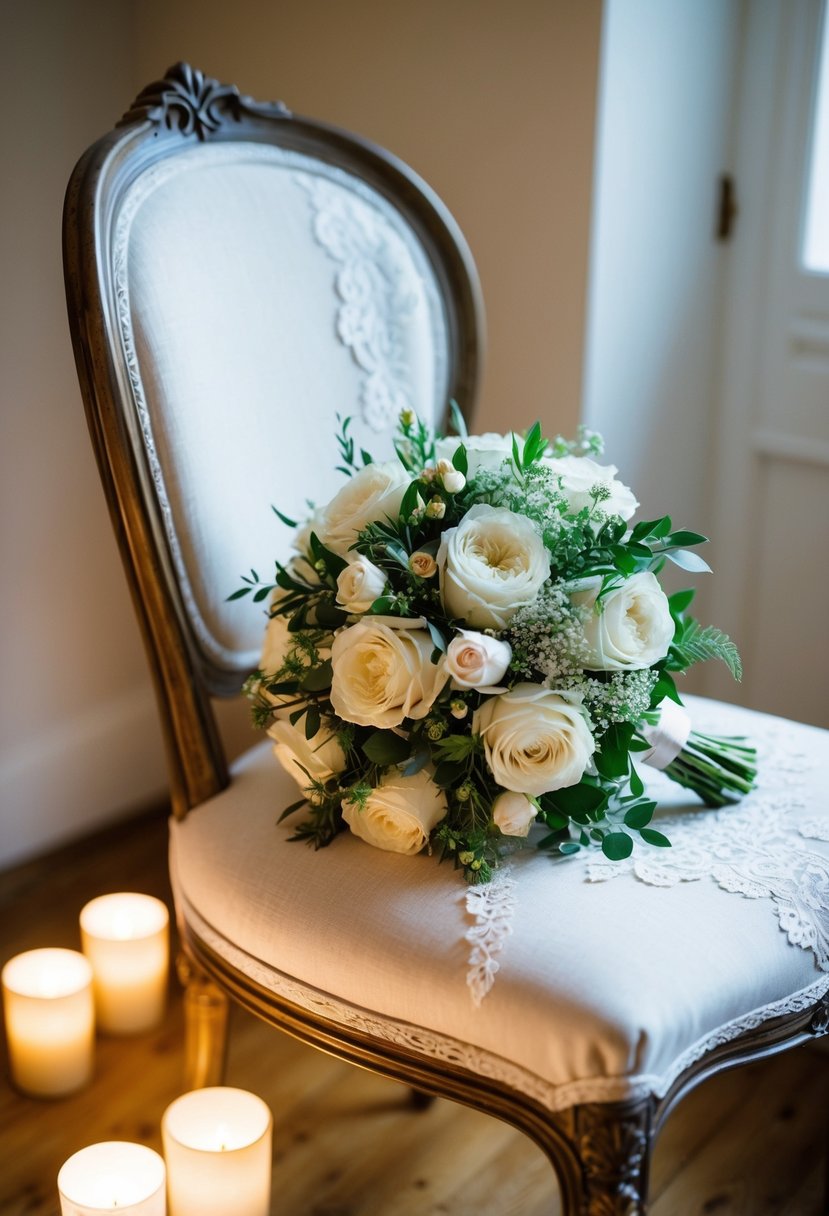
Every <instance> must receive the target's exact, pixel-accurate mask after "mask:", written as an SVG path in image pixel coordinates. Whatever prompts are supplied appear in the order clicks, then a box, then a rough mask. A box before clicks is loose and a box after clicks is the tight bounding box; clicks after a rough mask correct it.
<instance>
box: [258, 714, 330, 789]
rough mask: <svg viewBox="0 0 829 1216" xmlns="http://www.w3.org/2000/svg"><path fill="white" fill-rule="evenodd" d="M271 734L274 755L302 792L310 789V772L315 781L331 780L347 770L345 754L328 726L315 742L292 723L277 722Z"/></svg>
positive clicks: (319, 732)
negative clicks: (305, 770)
mask: <svg viewBox="0 0 829 1216" xmlns="http://www.w3.org/2000/svg"><path fill="white" fill-rule="evenodd" d="M300 721H301V719H300ZM268 734H269V735H270V737H271V738H272V739H273V741H274V747H273V750H274V755H275V756H276V758H277V760H278V761H279V763H280V764H281V765H282V767H283V768H284V769H285V772H286V773H288V774H290V776H291V777H293V779H294V781H296V783H297V785H298V786H299V788H300V789H301V790H305V789H307V788H308V784H309V777H308V773H310V775H311V778H312V779H314V780H316V781H328V779H329V778H330V777H333V776H335V774H337V773H341V772H342V771H343V769H344V768H345V765H346V759H345V752H344V751H343V749H342V748H341V747H340V744H339V742H338V740H337V737H336V735H334V734H332V733H331V730H330V728H329V727H328V726H326V725H325V724H323V726H322V728H321V729H320V730H319V731H317V733H316V734H315V735H314V737H313V738H312V739H306V738H305V732H304V730H300V729H298V728H297V727H296V726H292V725H291V723H290V722H274V724H273V726H270V727H269V728H268ZM304 769H307V770H308V772H307V773H306V772H304V771H303V770H304Z"/></svg>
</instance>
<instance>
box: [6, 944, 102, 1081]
mask: <svg viewBox="0 0 829 1216" xmlns="http://www.w3.org/2000/svg"><path fill="white" fill-rule="evenodd" d="M2 985H3V1009H4V1012H5V1017H6V1039H7V1041H8V1048H9V1066H10V1068H11V1075H12V1079H13V1081H14V1083H15V1085H17V1087H18V1089H22V1090H23V1091H24V1092H25V1093H28V1094H33V1095H35V1096H36V1097H41V1098H58V1097H60V1096H61V1095H62V1094H69V1093H72V1092H73V1091H74V1090H76V1089H80V1087H81V1086H82V1085H85V1084H86V1082H87V1081H88V1080H89V1078H90V1077H91V1076H92V1056H93V1048H94V1043H95V1008H94V1003H93V999H92V968H91V967H90V965H89V962H88V960H87V959H85V958H84V956H83V955H82V954H78V952H77V951H76V950H29V951H27V952H26V953H25V954H18V955H17V957H16V958H13V959H10V960H9V961H8V962H7V963H6V965H5V967H4V968H3V972H2Z"/></svg>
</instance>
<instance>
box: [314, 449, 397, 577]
mask: <svg viewBox="0 0 829 1216" xmlns="http://www.w3.org/2000/svg"><path fill="white" fill-rule="evenodd" d="M410 480H411V478H410V476H409V474H408V473H407V472H406V470H405V469H404V468H403V465H402V464H401V463H400V462H399V461H398V460H388V461H386V462H385V463H383V464H368V465H366V466H365V468H362V469H360V471H359V472H357V473H355V474H354V476H353V477H350V478H349V480H348V481H347V482H346V484H345V485H344V486H343V487H342V489H341V490H339V491H338V493H336V494H335V495H334V497H333V498H332V499H331V501H330V502H329V503H328V505H327V506H325V507H323V508H322V510H321V511H320V512H319V531H318V533H317V535H318V536H319V538H320V540H321V541H322V543H323V544H324V545H325V546H326V547H327V548H328V549H332V550H333V551H334V553H339V554H341V555H342V556H343V557H344V556H345V555H346V554H347V553H348V550H349V549H350V547H351V546H352V545H353V544H354V542H355V540H356V539H357V533H358V532H360V531H362V529H363V528H365V527H366V525H367V524H369V523H372V522H373V521H374V520H383V519H385V518H386V516H391V517H392V518H395V517H396V516H397V513H398V511H399V510H400V504H401V502H402V501H403V495H404V494H405V492H406V487H407V486H408V484H409V482H410Z"/></svg>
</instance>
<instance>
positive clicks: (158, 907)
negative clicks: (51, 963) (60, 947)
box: [80, 892, 170, 1034]
mask: <svg viewBox="0 0 829 1216" xmlns="http://www.w3.org/2000/svg"><path fill="white" fill-rule="evenodd" d="M80 921H81V944H82V946H83V952H84V954H85V955H86V957H87V958H88V959H89V961H90V963H91V964H92V973H93V976H94V984H93V987H94V992H95V1012H96V1018H97V1023H98V1028H99V1029H100V1030H103V1031H106V1032H107V1033H108V1034H140V1033H141V1032H142V1031H145V1030H151V1029H152V1028H153V1027H154V1026H157V1025H158V1023H159V1022H160V1021H161V1019H162V1018H163V1017H164V1009H165V1005H166V1001H167V981H168V975H169V969H170V925H169V922H170V917H169V914H168V912H167V907H166V905H165V904H163V903H162V902H161V900H160V899H155V898H154V897H153V896H152V895H137V894H134V893H133V892H119V893H117V894H114V895H101V896H99V897H98V898H97V899H93V900H92V901H91V902H90V903H88V904H87V905H86V906H85V907H84V908H83V909H82V911H81V917H80Z"/></svg>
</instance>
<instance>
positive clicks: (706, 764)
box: [665, 730, 757, 806]
mask: <svg viewBox="0 0 829 1216" xmlns="http://www.w3.org/2000/svg"><path fill="white" fill-rule="evenodd" d="M665 772H666V773H667V775H668V776H669V777H670V778H671V779H672V780H673V781H676V782H677V783H678V784H679V785H682V786H685V788H686V789H689V790H692V791H693V792H694V793H695V794H698V795H699V797H700V798H701V799H702V801H703V802H704V803H705V804H706V806H726V805H727V804H728V803H729V802H736V801H737V799H739V798H741V797H742V796H743V794H748V793H750V791H751V790H753V789H754V782H755V778H756V776H757V750H756V748H754V747H752V746H751V745H750V744H749V743H747V742H746V740H745V739H744V738H742V737H730V738H728V737H718V736H716V735H705V734H701V733H699V732H698V731H694V730H692V731H691V733H690V735H689V736H688V741H687V743H686V744H685V746H684V747H683V749H682V751H681V752H680V753H679V755H678V756H677V757H676V759H675V760H672V761H671V763H670V764H669V765H668V766H667V768H666V769H665Z"/></svg>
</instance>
